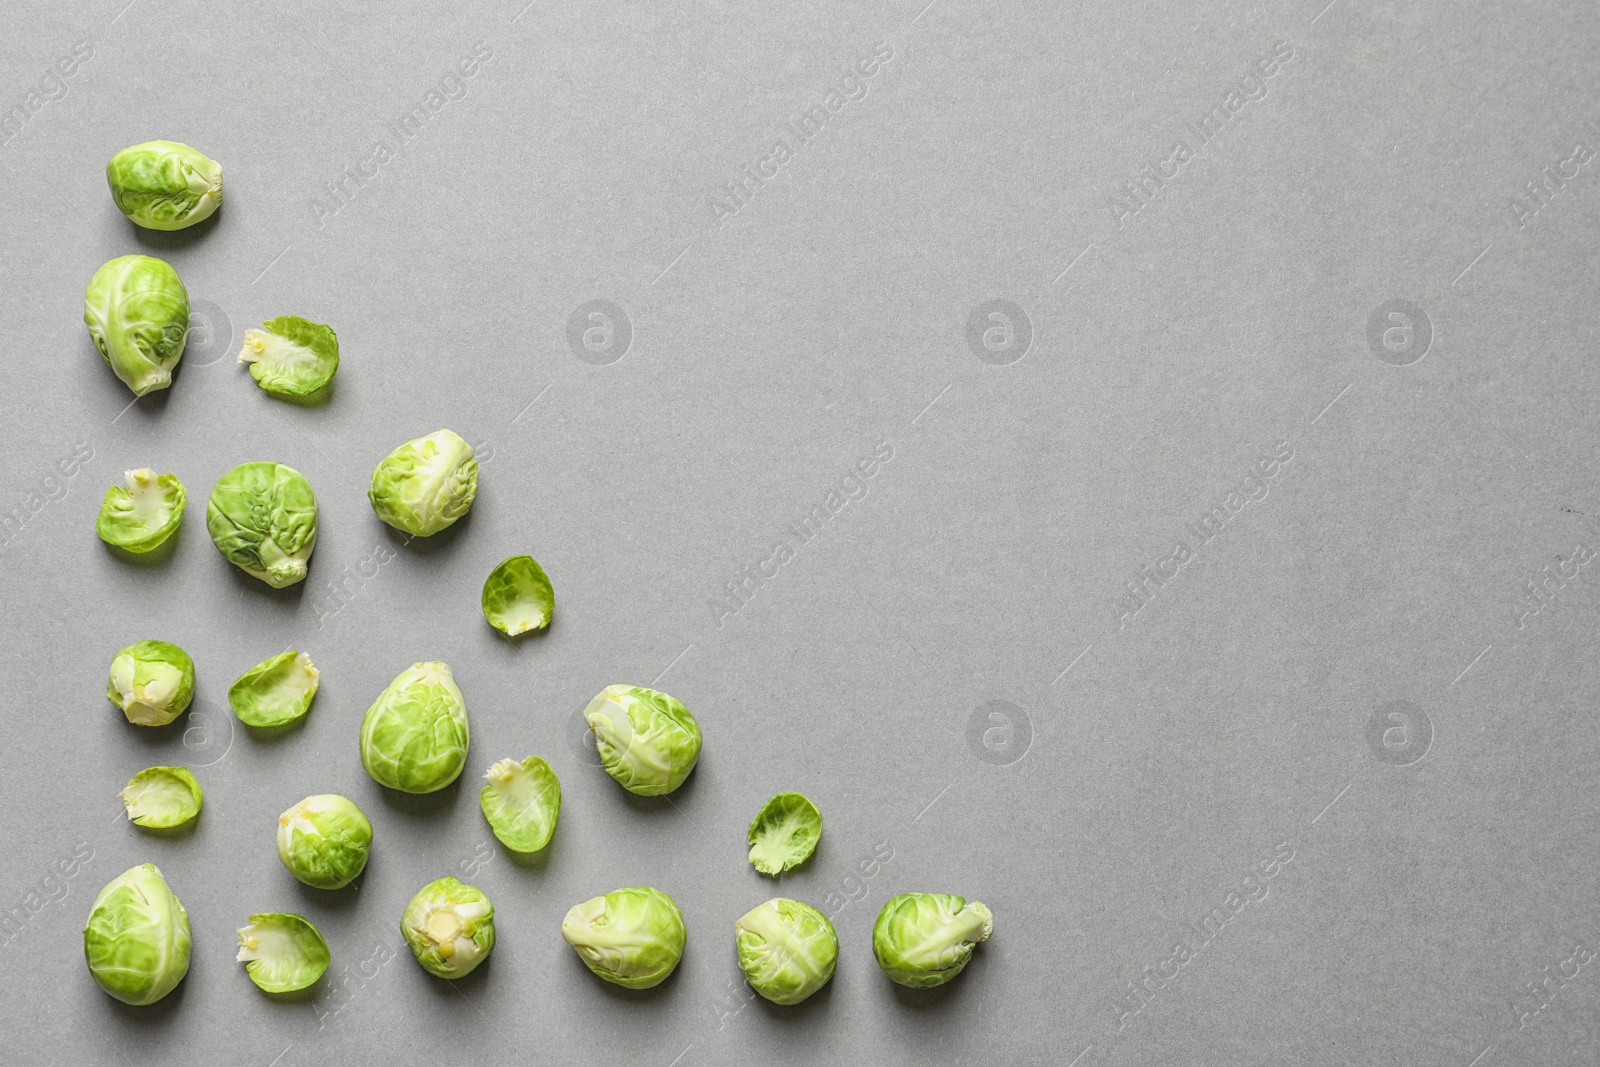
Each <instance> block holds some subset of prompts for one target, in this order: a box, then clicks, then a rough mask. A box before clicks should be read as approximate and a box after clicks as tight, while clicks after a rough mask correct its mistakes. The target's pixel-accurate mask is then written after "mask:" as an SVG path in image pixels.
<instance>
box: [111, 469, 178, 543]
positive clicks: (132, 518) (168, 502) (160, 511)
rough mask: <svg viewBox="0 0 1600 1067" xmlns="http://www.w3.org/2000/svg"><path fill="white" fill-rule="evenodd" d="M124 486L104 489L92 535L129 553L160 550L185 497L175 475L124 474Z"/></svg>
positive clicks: (173, 529)
mask: <svg viewBox="0 0 1600 1067" xmlns="http://www.w3.org/2000/svg"><path fill="white" fill-rule="evenodd" d="M123 479H124V484H123V485H113V486H112V487H111V488H110V489H107V490H106V498H105V500H103V501H102V502H101V504H100V516H99V518H97V519H96V520H95V524H94V528H95V532H96V533H98V534H99V535H100V540H102V541H104V542H105V543H106V544H108V545H115V546H116V547H117V548H121V549H125V550H127V551H129V552H139V553H143V552H150V551H152V550H154V549H157V548H160V547H161V546H162V545H163V544H165V543H166V540H167V538H169V537H171V536H172V535H173V534H174V533H176V532H177V529H178V524H179V523H181V522H182V521H183V507H184V503H185V502H186V500H187V498H188V494H187V493H185V492H184V488H183V483H182V482H180V481H178V476H177V475H176V474H163V475H160V476H157V475H156V472H155V471H153V470H150V469H149V468H140V469H139V470H133V471H125V472H124V473H123Z"/></svg>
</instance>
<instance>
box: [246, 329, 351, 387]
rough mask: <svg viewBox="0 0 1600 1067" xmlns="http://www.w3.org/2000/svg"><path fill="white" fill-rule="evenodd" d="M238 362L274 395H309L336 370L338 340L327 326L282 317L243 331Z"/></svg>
mask: <svg viewBox="0 0 1600 1067" xmlns="http://www.w3.org/2000/svg"><path fill="white" fill-rule="evenodd" d="M239 362H240V363H248V364H249V365H250V376H251V377H252V378H254V379H255V380H256V383H257V384H258V385H260V386H261V388H262V389H264V390H266V391H267V392H269V393H271V394H273V395H274V396H310V395H311V394H313V393H315V392H317V391H318V390H320V389H322V388H323V387H324V386H326V385H327V384H328V383H329V382H331V381H333V376H334V374H335V372H337V371H338V369H339V337H338V335H337V334H335V333H334V332H333V328H332V327H331V326H324V325H323V324H322V323H319V322H311V321H309V320H307V319H302V318H300V317H299V316H298V315H283V316H280V317H278V318H276V319H272V320H271V321H270V322H263V323H262V324H261V329H259V330H246V331H245V332H244V347H243V348H241V349H240V350H239Z"/></svg>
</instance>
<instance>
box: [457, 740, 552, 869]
mask: <svg viewBox="0 0 1600 1067" xmlns="http://www.w3.org/2000/svg"><path fill="white" fill-rule="evenodd" d="M483 777H484V779H485V780H486V781H487V782H488V783H489V784H488V785H485V786H484V787H483V789H482V791H480V792H479V793H478V804H479V806H480V807H482V808H483V817H484V818H485V819H487V820H488V821H489V829H491V830H493V831H494V836H496V837H498V838H499V839H500V841H501V843H502V844H504V845H505V846H506V847H507V848H509V849H511V850H512V851H513V852H524V853H526V852H538V851H539V850H540V849H542V848H544V847H545V846H546V845H548V844H549V843H550V837H551V835H552V834H554V833H555V832H556V819H557V817H559V816H560V814H561V782H560V780H559V779H557V778H556V772H555V771H553V770H551V769H550V764H548V763H546V762H545V761H544V760H542V759H540V758H539V757H538V756H529V757H528V758H527V759H525V760H523V761H522V762H521V763H518V762H517V761H516V760H511V759H503V760H501V761H500V762H498V763H496V764H495V765H494V766H493V767H490V768H489V770H488V772H487V773H485V774H484V776H483Z"/></svg>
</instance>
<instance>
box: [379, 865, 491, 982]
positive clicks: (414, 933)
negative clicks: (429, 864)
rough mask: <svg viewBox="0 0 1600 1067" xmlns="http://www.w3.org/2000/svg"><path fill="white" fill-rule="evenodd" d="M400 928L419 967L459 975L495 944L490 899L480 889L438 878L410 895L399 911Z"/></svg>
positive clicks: (441, 976)
mask: <svg viewBox="0 0 1600 1067" xmlns="http://www.w3.org/2000/svg"><path fill="white" fill-rule="evenodd" d="M400 932H401V933H402V934H404V935H405V937H406V944H408V945H410V946H411V952H412V954H413V955H415V956H416V957H417V962H418V963H420V964H422V969H423V970H425V971H427V972H428V973H429V974H432V975H437V976H438V977H440V978H460V977H462V976H464V975H466V974H468V973H470V972H471V971H472V969H473V968H475V967H476V966H478V964H480V963H482V962H483V961H484V960H485V959H486V958H488V955H489V950H490V949H492V948H494V905H493V904H491V903H489V898H488V897H486V896H484V895H483V891H482V890H480V889H477V888H474V887H473V886H470V885H466V884H464V883H462V882H458V881H456V880H455V879H454V878H450V877H445V878H441V879H439V880H438V881H437V882H430V883H428V884H427V885H425V886H423V887H422V889H421V891H419V892H418V893H417V895H416V896H414V897H412V898H411V903H410V904H407V905H406V911H405V914H404V915H402V916H401V917H400Z"/></svg>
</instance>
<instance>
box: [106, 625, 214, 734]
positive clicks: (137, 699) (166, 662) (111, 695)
mask: <svg viewBox="0 0 1600 1067" xmlns="http://www.w3.org/2000/svg"><path fill="white" fill-rule="evenodd" d="M193 698H194V660H192V659H190V658H189V653H187V652H185V651H184V650H183V649H181V648H179V647H178V646H177V645H174V644H171V643H170V642H167V641H135V642H134V643H133V644H131V645H129V646H128V647H127V648H124V649H121V650H120V651H118V652H117V654H116V655H115V656H112V657H111V679H110V681H108V682H107V683H106V699H107V700H110V701H111V703H113V704H115V705H116V706H117V707H119V708H121V709H122V714H124V715H126V716H127V717H128V721H129V722H131V723H133V724H135V725H136V726H165V725H166V724H167V723H169V722H171V721H172V720H173V719H176V718H177V717H178V716H179V715H182V714H183V712H184V709H186V708H187V707H188V706H189V701H190V700H192V699H193Z"/></svg>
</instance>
